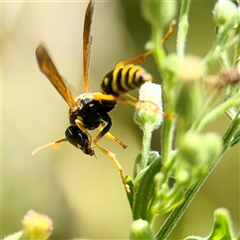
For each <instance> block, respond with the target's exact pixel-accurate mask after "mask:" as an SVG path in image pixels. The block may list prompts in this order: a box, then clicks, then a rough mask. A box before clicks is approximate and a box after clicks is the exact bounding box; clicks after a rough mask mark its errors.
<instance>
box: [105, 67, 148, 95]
mask: <svg viewBox="0 0 240 240" xmlns="http://www.w3.org/2000/svg"><path fill="white" fill-rule="evenodd" d="M148 81H152V75H151V74H150V73H148V72H147V71H146V70H145V69H144V68H142V67H141V66H136V65H127V66H123V67H117V68H115V69H113V70H112V71H111V72H109V73H107V74H106V75H105V77H104V78H103V80H102V82H101V92H102V93H104V94H111V95H115V96H119V95H122V94H126V93H128V92H130V91H132V90H134V89H137V88H139V87H140V86H141V85H142V84H143V83H145V82H148Z"/></svg>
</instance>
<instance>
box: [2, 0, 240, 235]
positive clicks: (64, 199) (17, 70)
mask: <svg viewBox="0 0 240 240" xmlns="http://www.w3.org/2000/svg"><path fill="white" fill-rule="evenodd" d="M214 3H215V2H214V1H193V2H192V4H191V8H190V28H189V34H188V40H187V48H186V51H187V53H188V54H194V55H198V56H200V57H203V56H205V55H206V53H207V51H208V50H209V49H210V47H211V45H212V43H213V40H214V22H213V20H212V9H213V6H214ZM86 6H87V1H81V2H10V1H9V2H8V1H5V2H2V119H1V120H2V149H1V152H2V172H1V173H2V179H1V180H2V191H1V194H2V197H1V199H2V201H1V203H2V209H1V210H2V213H1V215H2V224H1V227H2V229H1V236H0V237H1V238H2V237H3V236H5V235H7V234H10V233H13V232H16V231H18V230H20V229H21V219H22V217H23V215H24V214H25V213H26V212H27V211H28V210H29V209H34V210H36V211H38V212H40V213H45V214H47V215H49V216H50V217H51V218H52V219H53V222H54V232H53V235H52V237H51V239H70V238H78V237H79V238H80V237H81V238H91V239H125V238H127V236H128V231H129V227H130V224H131V212H130V209H129V206H128V201H127V199H126V196H125V192H124V188H123V186H122V183H121V180H120V177H119V173H118V171H117V169H116V168H115V166H114V165H113V164H112V162H111V161H109V160H108V158H107V157H106V156H105V155H103V154H102V153H101V152H100V151H99V150H98V149H95V151H96V155H97V159H95V158H94V157H89V156H85V155H84V154H83V153H82V152H81V151H79V150H78V149H75V148H74V147H72V146H71V145H70V144H67V143H65V144H62V145H61V146H60V149H59V150H58V151H55V150H53V149H47V150H45V151H42V152H40V153H38V154H37V155H35V156H31V152H32V150H33V149H35V148H36V147H38V146H41V145H43V144H45V143H48V142H51V141H55V140H58V139H61V138H63V137H64V132H65V129H66V128H67V127H68V124H69V122H68V106H67V104H66V103H65V102H64V101H63V99H62V98H61V96H60V95H59V94H58V93H57V91H56V90H55V89H54V88H53V87H52V86H51V84H50V83H49V82H48V80H47V79H46V78H45V76H44V75H43V74H42V73H40V71H39V69H38V66H37V63H36V60H35V49H36V47H37V46H38V44H40V43H42V42H43V43H45V44H46V46H47V48H48V50H49V52H50V55H51V56H52V58H53V60H54V62H55V64H56V66H57V68H58V69H59V72H60V73H61V75H62V76H63V77H65V78H66V79H67V80H68V81H69V83H70V84H71V85H72V86H73V87H74V89H75V91H76V94H80V93H82V91H83V84H82V31H83V18H84V14H85V9H86ZM150 34H151V33H150V27H149V25H148V24H147V23H146V22H145V21H144V20H143V19H142V17H141V8H140V1H122V2H121V1H96V5H95V13H94V20H93V27H92V35H93V47H92V55H91V80H90V90H91V91H92V92H94V91H99V82H100V80H101V78H102V77H103V76H104V75H105V74H106V73H107V72H108V71H110V70H111V69H113V67H114V66H115V65H116V64H117V63H118V62H119V61H123V60H127V59H129V58H132V57H135V56H137V55H139V54H141V53H143V52H144V44H145V43H146V42H147V41H148V40H149V38H150ZM175 36H176V29H175V33H174V34H173V36H171V37H170V39H169V41H168V42H167V43H166V44H165V46H166V51H167V52H172V51H175ZM144 67H145V68H146V69H147V70H148V71H149V72H151V73H152V74H153V76H154V81H155V82H158V83H160V81H161V79H160V76H159V73H158V72H157V71H156V68H155V64H154V61H153V58H152V57H149V58H148V59H147V63H144ZM215 71H216V72H218V69H215ZM213 72H214V69H213ZM135 94H136V93H135ZM133 111H134V109H133V107H131V106H129V105H125V104H121V103H119V104H118V105H117V108H116V109H115V110H114V111H113V112H112V113H111V116H112V119H113V121H114V126H113V127H112V130H111V132H112V133H113V134H114V135H116V136H117V137H118V138H120V139H121V140H122V141H123V142H124V143H125V144H127V145H128V148H127V149H125V150H123V149H121V148H120V147H119V146H118V145H117V144H116V143H114V142H112V141H110V140H108V139H102V140H101V143H102V145H103V146H106V147H107V148H108V149H109V150H111V151H112V152H114V153H117V158H118V160H119V161H120V163H121V164H122V166H123V168H124V170H125V173H126V174H129V175H131V174H132V166H133V162H134V159H135V157H136V156H137V154H138V153H139V151H140V149H141V131H140V130H139V129H138V127H137V126H136V125H135V124H134V123H133V118H132V115H133ZM123 115H124V117H123ZM227 124H228V119H227V118H226V117H225V116H223V117H222V118H220V119H217V120H216V121H215V122H214V124H212V126H210V129H211V130H212V131H215V132H219V133H220V134H222V133H223V132H224V131H225V129H226V127H227ZM96 134H97V132H96V131H93V132H92V135H93V136H96ZM159 145H160V131H156V132H155V133H154V139H153V144H152V148H153V149H155V150H159ZM239 160H240V158H239V145H237V146H235V147H234V148H233V149H231V150H230V151H229V152H227V154H226V155H225V156H224V158H222V160H221V162H220V164H219V165H218V166H217V167H216V169H215V170H214V171H213V172H212V173H211V176H210V177H209V179H208V180H207V181H206V182H205V184H204V186H203V188H202V189H201V191H200V192H199V193H198V195H197V197H196V198H195V200H194V201H193V202H192V204H191V205H190V207H189V209H188V210H187V212H186V213H185V215H184V216H183V218H182V220H181V222H180V223H179V224H178V226H177V228H176V229H175V231H174V232H173V234H172V235H171V237H170V238H169V239H181V238H183V237H186V236H188V235H207V234H209V232H210V231H211V227H212V223H213V211H214V210H215V209H216V208H218V207H226V208H228V209H229V210H230V213H231V215H232V218H233V222H234V226H235V230H236V231H238V230H239V227H238V226H239ZM162 220H163V219H159V224H161V221H162Z"/></svg>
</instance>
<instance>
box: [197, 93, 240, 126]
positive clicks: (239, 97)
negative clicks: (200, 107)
mask: <svg viewBox="0 0 240 240" xmlns="http://www.w3.org/2000/svg"><path fill="white" fill-rule="evenodd" d="M239 104H240V92H239V93H237V94H236V95H235V96H234V97H232V98H229V99H228V100H226V101H225V102H223V103H222V104H220V105H219V106H217V107H216V108H214V109H213V110H212V111H211V112H209V113H208V114H207V115H206V116H205V117H204V118H203V119H202V121H201V122H200V123H199V125H198V126H197V128H196V131H201V130H202V129H203V128H204V127H205V126H207V124H209V123H210V122H212V121H213V120H215V119H216V118H217V117H219V116H220V115H221V114H223V113H225V112H226V111H227V110H228V109H229V108H231V107H234V106H235V105H239Z"/></svg>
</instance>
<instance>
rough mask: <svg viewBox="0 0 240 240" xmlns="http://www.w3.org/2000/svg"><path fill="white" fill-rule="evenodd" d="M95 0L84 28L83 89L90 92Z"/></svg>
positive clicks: (89, 9)
mask: <svg viewBox="0 0 240 240" xmlns="http://www.w3.org/2000/svg"><path fill="white" fill-rule="evenodd" d="M94 5H95V1H94V0H90V2H89V4H88V6H87V10H86V13H85V20H84V28H83V91H84V93H87V92H88V87H89V86H88V85H89V84H88V81H89V69H90V54H91V47H92V36H91V26H92V18H93V12H94Z"/></svg>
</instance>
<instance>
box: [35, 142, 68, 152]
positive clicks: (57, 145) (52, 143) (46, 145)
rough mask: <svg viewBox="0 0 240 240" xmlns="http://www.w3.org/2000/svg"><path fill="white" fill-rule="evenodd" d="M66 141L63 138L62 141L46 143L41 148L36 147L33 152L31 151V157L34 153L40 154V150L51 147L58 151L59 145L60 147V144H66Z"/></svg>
mask: <svg viewBox="0 0 240 240" xmlns="http://www.w3.org/2000/svg"><path fill="white" fill-rule="evenodd" d="M66 141H67V139H66V138H63V139H60V140H58V141H56V142H50V143H47V144H45V145H43V146H41V147H38V148H36V149H35V150H33V151H32V156H33V155H35V154H36V153H38V152H40V151H42V150H44V149H46V148H49V147H52V146H53V147H54V148H55V149H58V148H59V145H60V144H61V143H62V142H66Z"/></svg>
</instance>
